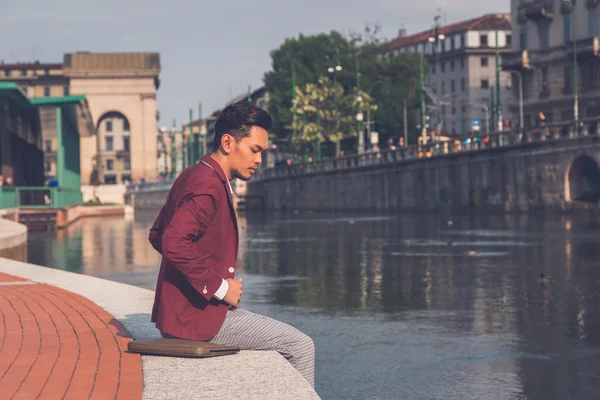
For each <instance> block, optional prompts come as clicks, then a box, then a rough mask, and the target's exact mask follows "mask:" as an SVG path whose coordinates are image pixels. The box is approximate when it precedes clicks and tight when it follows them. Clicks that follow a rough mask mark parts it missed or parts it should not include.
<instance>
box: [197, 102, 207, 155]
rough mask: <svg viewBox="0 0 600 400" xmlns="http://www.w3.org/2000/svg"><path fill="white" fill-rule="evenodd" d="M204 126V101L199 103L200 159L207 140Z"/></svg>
mask: <svg viewBox="0 0 600 400" xmlns="http://www.w3.org/2000/svg"><path fill="white" fill-rule="evenodd" d="M203 126H204V124H203V121H202V102H199V103H198V139H199V140H198V161H200V159H201V158H202V157H204V152H205V149H204V143H205V141H206V137H205V136H204V135H203V134H202V127H203Z"/></svg>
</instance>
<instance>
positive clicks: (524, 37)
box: [519, 29, 527, 50]
mask: <svg viewBox="0 0 600 400" xmlns="http://www.w3.org/2000/svg"><path fill="white" fill-rule="evenodd" d="M519 36H520V38H519V41H520V43H519V44H520V45H521V47H520V48H521V50H527V32H526V31H525V29H522V30H521V34H520V35H519Z"/></svg>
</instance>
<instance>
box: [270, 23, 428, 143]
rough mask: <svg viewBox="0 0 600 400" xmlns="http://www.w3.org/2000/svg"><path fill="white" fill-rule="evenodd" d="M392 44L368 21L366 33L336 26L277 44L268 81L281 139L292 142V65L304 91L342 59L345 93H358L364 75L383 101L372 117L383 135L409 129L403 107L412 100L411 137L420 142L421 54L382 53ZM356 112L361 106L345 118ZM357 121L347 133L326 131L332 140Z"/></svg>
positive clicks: (370, 89) (377, 102) (369, 87)
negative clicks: (341, 30) (347, 31)
mask: <svg viewBox="0 0 600 400" xmlns="http://www.w3.org/2000/svg"><path fill="white" fill-rule="evenodd" d="M388 45H389V43H388V42H385V41H384V40H382V39H381V38H380V36H379V29H378V28H377V27H374V28H373V27H367V28H366V29H365V31H364V32H363V33H362V34H352V35H349V36H348V37H345V36H343V35H342V34H340V33H339V32H336V31H332V32H330V33H321V34H317V35H311V36H304V35H299V36H298V37H297V38H291V39H286V40H285V41H284V42H283V44H282V45H281V46H280V47H279V48H277V49H275V50H273V51H272V52H271V59H272V70H271V71H269V72H267V73H266V74H265V76H264V83H265V86H266V87H267V89H268V90H269V95H270V100H269V112H270V113H271V115H272V116H273V119H274V126H273V132H274V133H275V134H276V137H277V140H279V141H280V142H288V143H290V144H291V136H292V132H293V124H292V119H293V118H292V116H293V111H292V110H293V105H292V97H293V90H294V87H293V85H292V70H295V77H296V82H295V84H296V85H295V86H296V88H302V90H301V92H302V93H304V92H305V91H306V88H307V85H308V84H313V85H319V82H320V81H319V79H320V78H322V77H327V76H328V75H330V74H329V73H328V68H330V67H335V66H336V65H337V64H338V60H339V65H340V66H341V67H342V70H341V71H339V72H337V82H338V83H339V89H340V90H341V92H342V93H343V95H342V96H341V97H345V96H350V95H351V96H350V97H352V96H354V97H355V93H356V87H357V85H358V84H359V80H360V89H361V90H362V91H363V92H365V93H368V94H369V95H370V97H371V98H372V99H373V101H374V103H375V105H376V106H377V111H376V112H374V113H372V115H371V117H372V118H373V119H374V120H375V122H374V126H373V128H374V129H375V130H377V131H379V133H380V141H384V140H386V138H387V137H394V139H396V138H397V137H399V136H401V135H403V125H404V116H403V107H404V102H405V101H406V105H407V108H408V129H409V141H411V142H414V138H415V137H416V136H417V135H418V132H417V130H416V128H415V125H416V121H415V118H414V117H415V113H414V112H413V108H414V106H415V104H416V103H417V100H418V97H417V96H416V93H417V89H418V82H419V80H418V77H419V58H418V56H417V55H415V54H409V53H403V54H398V55H386V56H384V57H383V56H381V54H383V49H384V48H385V47H386V46H388ZM357 61H358V62H357ZM357 67H358V70H359V72H360V73H359V74H357ZM350 97H349V98H350ZM350 108H351V107H350ZM355 115H356V111H353V112H352V113H351V116H344V117H343V118H346V119H348V118H352V119H353V118H354V117H355ZM297 123H299V122H297ZM315 123H316V122H315ZM340 126H344V125H342V124H340ZM353 126H355V125H354V124H347V127H346V129H348V131H347V132H346V133H343V134H340V135H337V136H333V137H330V135H325V138H326V139H328V140H331V139H337V138H339V137H342V136H344V137H347V136H352V135H353V134H355V133H356V132H355V131H354V133H353V132H352V131H351V130H350V129H352V127H353ZM311 129H312V128H311ZM411 138H412V139H413V140H411Z"/></svg>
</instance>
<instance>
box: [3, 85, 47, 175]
mask: <svg viewBox="0 0 600 400" xmlns="http://www.w3.org/2000/svg"><path fill="white" fill-rule="evenodd" d="M43 157H44V155H43V151H42V132H41V125H40V119H39V114H38V110H37V107H36V106H34V105H32V104H31V103H30V102H29V100H28V99H27V97H26V95H25V92H24V91H22V90H21V89H20V88H19V87H18V86H16V85H14V84H12V83H7V82H0V175H2V177H3V179H2V181H3V184H6V182H7V181H8V178H10V180H12V184H13V185H14V186H42V185H43V183H44V170H43Z"/></svg>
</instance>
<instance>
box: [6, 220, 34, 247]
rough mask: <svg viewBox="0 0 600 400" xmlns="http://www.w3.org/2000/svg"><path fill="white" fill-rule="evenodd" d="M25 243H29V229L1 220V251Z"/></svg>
mask: <svg viewBox="0 0 600 400" xmlns="http://www.w3.org/2000/svg"><path fill="white" fill-rule="evenodd" d="M25 243H27V227H26V226H25V225H22V224H19V223H16V222H12V221H9V220H7V219H2V218H0V250H7V249H12V248H14V247H17V246H22V245H24V244H25Z"/></svg>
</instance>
